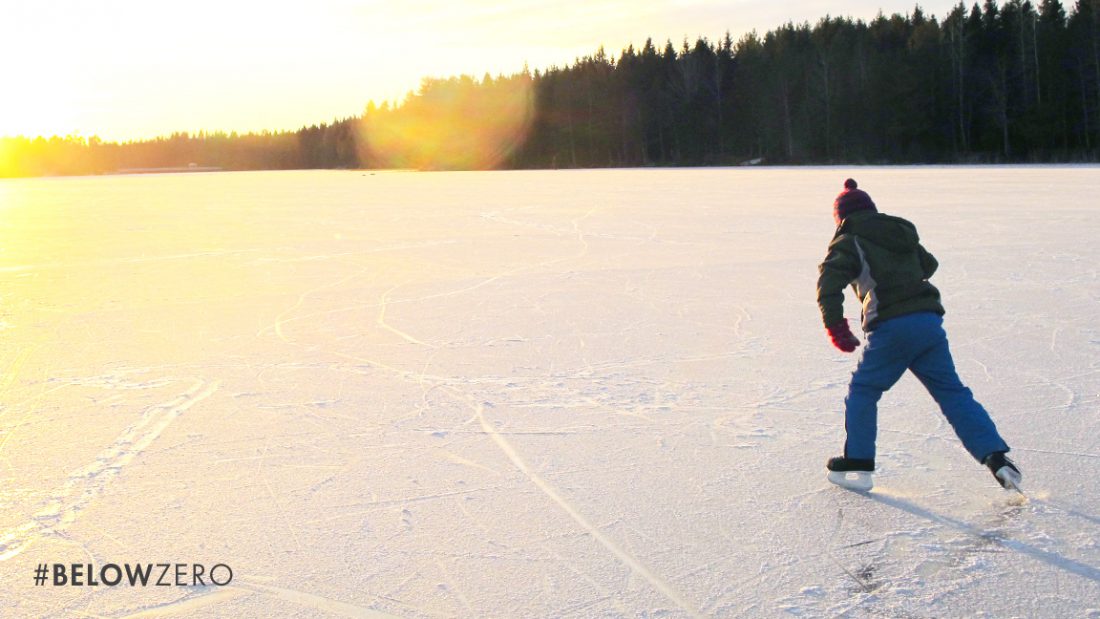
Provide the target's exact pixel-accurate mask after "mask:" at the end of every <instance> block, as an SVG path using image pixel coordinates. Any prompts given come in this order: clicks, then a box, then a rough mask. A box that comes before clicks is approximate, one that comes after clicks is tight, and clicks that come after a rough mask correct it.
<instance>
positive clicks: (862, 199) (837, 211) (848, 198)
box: [833, 178, 878, 226]
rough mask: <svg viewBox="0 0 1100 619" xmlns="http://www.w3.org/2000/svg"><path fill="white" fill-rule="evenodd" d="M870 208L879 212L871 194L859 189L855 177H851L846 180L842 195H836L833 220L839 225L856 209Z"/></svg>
mask: <svg viewBox="0 0 1100 619" xmlns="http://www.w3.org/2000/svg"><path fill="white" fill-rule="evenodd" d="M868 210H869V211H874V212H878V209H876V208H875V202H874V201H873V200H871V196H869V195H867V192H866V191H863V190H862V189H859V185H858V184H857V183H856V181H855V179H851V178H849V179H848V180H846V181H844V191H842V192H840V195H838V196H837V197H836V201H834V202H833V220H835V221H836V225H838V226H839V225H840V223H841V222H842V221H844V218H845V217H847V216H848V215H851V214H852V213H854V212H856V211H868Z"/></svg>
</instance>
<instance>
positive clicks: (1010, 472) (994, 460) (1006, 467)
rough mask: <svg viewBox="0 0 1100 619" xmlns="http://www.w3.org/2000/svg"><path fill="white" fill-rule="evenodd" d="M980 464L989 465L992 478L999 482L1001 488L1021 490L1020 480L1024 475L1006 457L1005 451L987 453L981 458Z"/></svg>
mask: <svg viewBox="0 0 1100 619" xmlns="http://www.w3.org/2000/svg"><path fill="white" fill-rule="evenodd" d="M982 464H984V465H986V466H987V467H989V471H990V472H991V473H993V477H994V479H996V480H997V483H999V484H1001V487H1002V488H1005V489H1006V490H1015V491H1016V492H1023V490H1021V488H1020V482H1021V481H1023V478H1024V476H1023V474H1021V473H1020V469H1018V468H1016V464H1015V463H1014V462H1012V460H1009V459H1008V456H1006V455H1005V452H1003V451H995V452H993V453H991V454H989V455H988V456H986V457H985V459H984V460H982Z"/></svg>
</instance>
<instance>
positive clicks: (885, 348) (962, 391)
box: [844, 312, 1008, 462]
mask: <svg viewBox="0 0 1100 619" xmlns="http://www.w3.org/2000/svg"><path fill="white" fill-rule="evenodd" d="M905 370H909V371H911V372H913V374H914V375H915V376H916V377H917V378H918V379H920V382H921V383H923V384H924V387H925V388H926V389H928V392H929V393H930V394H932V397H933V398H934V399H935V400H936V403H937V404H939V406H940V410H942V411H943V414H944V416H945V417H947V421H948V422H949V423H950V424H951V427H952V428H954V429H955V434H957V435H958V436H959V439H960V440H962V444H963V446H964V447H966V450H967V451H969V452H970V455H972V456H974V458H975V459H977V460H978V461H979V462H981V461H982V459H983V458H985V457H986V456H987V455H989V454H990V453H992V452H994V451H1008V446H1007V445H1006V444H1005V442H1004V440H1003V439H1002V438H1001V435H1000V434H998V433H997V428H996V426H994V425H993V420H992V419H990V418H989V413H987V412H986V410H985V409H984V408H982V405H981V404H979V403H978V402H977V401H975V400H974V394H972V393H971V392H970V389H968V388H967V387H966V386H965V385H963V384H962V381H960V380H959V375H958V374H957V373H956V372H955V363H954V361H953V360H952V359H951V351H950V350H949V349H948V347H947V334H946V333H945V332H944V330H943V319H942V318H941V317H940V316H939V315H938V314H935V313H932V312H920V313H916V314H907V315H904V316H898V317H897V318H891V319H889V320H886V321H884V322H882V323H880V324H879V325H877V326H876V328H875V329H874V330H873V331H871V332H870V333H868V334H867V342H866V345H865V346H864V348H863V353H862V356H861V357H860V359H859V365H858V366H857V367H856V371H855V372H854V373H853V374H852V382H851V384H850V385H849V387H848V397H847V398H845V400H844V429H845V431H846V432H847V434H848V438H847V441H846V442H845V445H844V454H845V455H846V456H847V457H849V458H866V459H872V458H874V457H875V437H876V435H877V432H878V400H879V398H880V397H882V393H883V392H884V391H886V390H887V389H889V388H890V387H893V386H894V383H896V382H898V379H899V378H901V375H902V374H904V373H905Z"/></svg>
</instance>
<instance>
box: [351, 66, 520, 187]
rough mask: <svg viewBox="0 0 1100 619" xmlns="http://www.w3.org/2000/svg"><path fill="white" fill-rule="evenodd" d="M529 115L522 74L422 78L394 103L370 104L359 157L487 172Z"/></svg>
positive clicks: (372, 164)
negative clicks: (416, 89)
mask: <svg viewBox="0 0 1100 619" xmlns="http://www.w3.org/2000/svg"><path fill="white" fill-rule="evenodd" d="M533 116H534V97H533V94H532V80H531V77H530V76H529V75H527V74H520V75H516V76H511V77H501V78H498V79H495V80H493V79H491V78H488V77H486V78H485V79H484V80H482V81H481V82H478V81H476V80H474V79H473V78H470V77H461V78H452V79H447V80H436V79H429V80H424V82H423V83H422V85H421V87H420V91H419V92H418V93H416V94H414V95H410V96H409V98H408V99H407V100H406V101H405V102H404V104H402V105H401V106H399V107H396V108H390V107H389V106H383V107H381V108H375V107H373V106H372V107H370V108H368V109H367V112H366V114H364V116H363V120H362V122H361V123H360V124H359V153H360V154H359V159H360V163H361V164H362V165H364V166H365V167H368V168H404V169H417V170H487V169H494V168H498V167H501V166H502V165H504V164H506V163H507V162H508V159H509V157H510V156H511V155H512V154H513V153H514V152H515V151H516V149H517V148H518V147H520V146H521V145H522V144H523V142H524V140H525V139H526V137H527V134H528V131H529V130H530V128H531V120H532V118H533Z"/></svg>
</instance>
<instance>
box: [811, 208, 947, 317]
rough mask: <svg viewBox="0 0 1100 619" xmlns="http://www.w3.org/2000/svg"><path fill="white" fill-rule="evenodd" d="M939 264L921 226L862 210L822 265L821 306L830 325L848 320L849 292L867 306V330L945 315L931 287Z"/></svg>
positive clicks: (850, 220)
mask: <svg viewBox="0 0 1100 619" xmlns="http://www.w3.org/2000/svg"><path fill="white" fill-rule="evenodd" d="M937 266H939V263H938V262H936V259H935V258H934V257H933V256H932V254H930V253H928V251H927V250H926V249H924V247H923V246H921V244H920V238H919V237H918V236H917V228H916V226H914V225H913V224H911V223H910V222H908V221H906V220H904V219H902V218H900V217H891V216H890V215H883V214H882V213H877V212H874V211H857V212H855V213H852V214H851V215H849V216H848V217H846V218H845V219H844V221H843V222H841V224H840V226H839V227H838V228H837V230H836V235H835V236H834V237H833V240H832V242H831V243H829V253H828V255H826V256H825V261H824V262H822V263H821V266H820V267H818V271H819V272H820V274H821V275H820V277H819V278H818V280H817V304H818V306H819V307H820V308H821V317H822V319H823V320H824V322H825V326H826V327H829V326H832V325H834V324H836V323H838V322H840V321H841V320H842V319H843V318H844V288H845V287H847V286H848V285H849V284H851V286H852V289H853V290H854V291H855V293H856V298H858V299H859V301H860V303H861V304H862V305H863V320H862V323H863V330H864V331H871V330H873V329H874V328H875V326H876V325H877V324H878V323H880V322H882V321H884V320H888V319H890V318H896V317H898V316H902V315H905V314H912V313H915V312H935V313H937V314H940V315H941V316H942V315H943V313H944V310H943V305H942V304H941V303H940V291H939V290H936V287H935V286H933V285H932V284H930V283H928V278H929V277H931V276H932V274H933V273H935V272H936V267H937Z"/></svg>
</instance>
